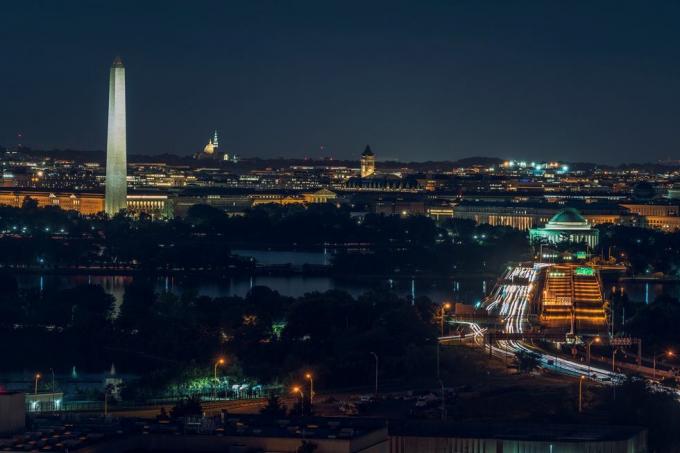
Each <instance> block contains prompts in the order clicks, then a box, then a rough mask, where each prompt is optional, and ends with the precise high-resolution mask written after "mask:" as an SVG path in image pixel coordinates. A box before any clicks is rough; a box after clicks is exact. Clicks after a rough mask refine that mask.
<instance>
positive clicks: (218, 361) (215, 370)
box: [213, 357, 224, 381]
mask: <svg viewBox="0 0 680 453" xmlns="http://www.w3.org/2000/svg"><path fill="white" fill-rule="evenodd" d="M221 365H224V359H223V358H221V357H220V358H219V359H218V360H217V362H215V366H214V368H213V378H214V379H215V380H216V381H217V367H218V366H221Z"/></svg>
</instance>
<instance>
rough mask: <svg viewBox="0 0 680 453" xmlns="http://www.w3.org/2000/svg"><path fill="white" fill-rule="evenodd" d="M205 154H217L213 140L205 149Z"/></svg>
mask: <svg viewBox="0 0 680 453" xmlns="http://www.w3.org/2000/svg"><path fill="white" fill-rule="evenodd" d="M203 152H204V153H206V154H212V153H214V152H215V145H213V143H212V140H210V141H209V142H208V144H207V145H205V148H203Z"/></svg>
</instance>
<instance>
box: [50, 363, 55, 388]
mask: <svg viewBox="0 0 680 453" xmlns="http://www.w3.org/2000/svg"><path fill="white" fill-rule="evenodd" d="M50 372H51V373H52V393H54V392H56V391H57V390H56V389H55V388H54V368H50Z"/></svg>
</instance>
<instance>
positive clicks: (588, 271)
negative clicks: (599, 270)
mask: <svg viewBox="0 0 680 453" xmlns="http://www.w3.org/2000/svg"><path fill="white" fill-rule="evenodd" d="M574 275H584V276H589V277H592V276H593V275H595V269H593V268H592V267H577V268H576V270H575V271H574Z"/></svg>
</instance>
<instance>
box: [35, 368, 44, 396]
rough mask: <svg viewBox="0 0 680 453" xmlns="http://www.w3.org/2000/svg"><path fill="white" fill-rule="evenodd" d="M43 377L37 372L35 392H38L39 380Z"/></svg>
mask: <svg viewBox="0 0 680 453" xmlns="http://www.w3.org/2000/svg"><path fill="white" fill-rule="evenodd" d="M41 377H42V375H41V374H40V373H35V389H34V391H33V393H35V394H36V395H37V394H38V380H39V379H40V378H41Z"/></svg>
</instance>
